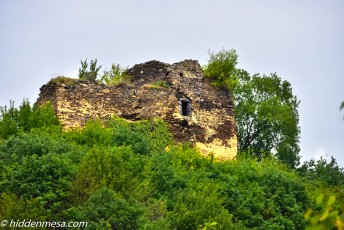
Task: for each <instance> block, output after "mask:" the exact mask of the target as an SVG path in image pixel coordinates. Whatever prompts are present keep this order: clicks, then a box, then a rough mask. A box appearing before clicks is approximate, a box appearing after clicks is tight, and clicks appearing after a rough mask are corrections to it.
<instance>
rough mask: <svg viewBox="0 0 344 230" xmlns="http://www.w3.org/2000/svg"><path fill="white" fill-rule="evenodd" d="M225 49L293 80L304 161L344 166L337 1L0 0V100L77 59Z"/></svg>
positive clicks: (341, 13)
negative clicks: (327, 161) (331, 159)
mask: <svg viewBox="0 0 344 230" xmlns="http://www.w3.org/2000/svg"><path fill="white" fill-rule="evenodd" d="M222 48H225V49H232V48H233V49H235V50H236V51H237V53H238V54H239V60H238V61H239V64H238V67H239V68H243V69H245V70H247V71H248V72H250V73H252V74H253V73H266V74H269V73H274V72H276V73H277V74H278V76H280V77H281V78H282V79H284V80H287V81H289V82H290V83H291V84H292V88H293V91H294V93H295V94H296V95H297V97H298V99H299V100H301V104H300V108H299V113H300V126H301V143H300V146H301V155H302V160H309V159H311V158H312V157H313V158H316V159H317V158H319V156H320V155H321V154H322V155H325V154H327V155H328V157H329V156H331V155H333V156H334V157H335V158H337V160H338V162H339V163H340V164H341V165H342V166H344V155H343V153H344V152H343V151H344V138H343V137H344V120H343V116H344V111H340V110H339V106H340V103H341V101H344V90H343V87H344V63H343V61H344V1H342V0H323V1H319V0H285V1H282V0H260V1H256V0H168V1H167V0H166V1H164V0H144V1H143V0H117V1H116V0H112V1H110V0H108V1H105V0H97V1H87V0H50V1H47V0H0V80H1V81H0V106H4V105H8V104H9V101H10V100H14V101H15V102H16V105H17V106H18V105H19V104H21V102H22V100H23V99H24V98H28V99H29V100H30V102H31V103H34V102H35V101H36V99H37V97H38V93H39V88H40V87H41V86H42V85H43V84H45V83H47V82H48V81H49V80H50V79H51V78H53V77H56V76H58V75H65V76H70V77H77V73H78V68H79V67H80V60H81V59H85V58H88V59H89V60H90V59H95V58H97V59H98V63H100V64H102V65H103V67H108V68H109V67H110V66H111V64H112V63H118V64H121V65H122V66H132V65H134V64H137V63H142V62H146V61H149V60H160V61H163V62H167V63H174V62H178V61H182V60H184V59H197V60H199V62H200V63H201V64H202V65H203V64H206V63H207V60H208V54H207V51H208V49H211V50H216V51H220V50H221V49H222ZM103 69H104V68H103Z"/></svg>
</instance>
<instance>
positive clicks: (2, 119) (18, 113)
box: [0, 100, 60, 139]
mask: <svg viewBox="0 0 344 230" xmlns="http://www.w3.org/2000/svg"><path fill="white" fill-rule="evenodd" d="M0 113H1V115H0V139H8V138H9V137H10V136H13V135H17V134H18V133H23V132H29V131H30V130H31V129H33V128H44V127H45V128H47V130H50V131H53V130H55V129H56V127H57V128H59V127H60V123H59V120H58V118H57V116H56V115H55V113H54V110H53V108H52V105H51V103H50V102H48V103H46V104H45V105H43V106H41V107H40V106H38V105H35V106H33V107H31V105H30V103H29V102H28V101H27V100H24V101H23V103H22V104H21V105H20V106H19V109H18V108H15V107H14V102H13V101H11V102H10V107H9V109H7V107H6V106H5V107H0Z"/></svg>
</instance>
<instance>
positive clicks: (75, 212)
mask: <svg viewBox="0 0 344 230" xmlns="http://www.w3.org/2000/svg"><path fill="white" fill-rule="evenodd" d="M142 213H143V208H142V207H140V205H139V204H137V203H136V202H132V203H129V202H128V201H127V200H125V199H123V198H122V197H121V196H119V195H118V194H116V192H114V191H113V190H111V189H108V188H101V189H99V190H97V191H96V192H94V193H93V194H92V195H91V196H90V198H89V199H88V200H87V202H86V205H84V206H79V207H77V208H72V209H70V210H68V211H67V215H68V216H69V218H73V219H75V220H83V221H87V222H88V225H87V227H88V229H128V230H132V229H138V227H139V218H140V216H141V215H142Z"/></svg>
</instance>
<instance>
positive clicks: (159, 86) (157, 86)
mask: <svg viewBox="0 0 344 230" xmlns="http://www.w3.org/2000/svg"><path fill="white" fill-rule="evenodd" d="M168 87H169V85H168V84H167V83H166V82H165V81H161V80H159V81H155V82H152V83H150V84H148V85H146V88H148V89H163V88H168Z"/></svg>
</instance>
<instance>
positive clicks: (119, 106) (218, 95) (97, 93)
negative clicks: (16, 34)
mask: <svg viewBox="0 0 344 230" xmlns="http://www.w3.org/2000/svg"><path fill="white" fill-rule="evenodd" d="M127 73H128V75H130V76H131V80H132V81H131V84H119V85H117V86H106V85H104V84H97V83H94V82H89V81H85V80H77V79H75V80H73V81H72V83H63V82H56V83H51V82H50V83H48V84H46V85H43V86H42V87H41V89H40V90H41V92H40V96H39V99H38V101H37V102H38V103H39V104H42V103H45V102H47V101H51V102H52V104H53V107H54V110H55V112H56V114H57V116H58V117H59V119H60V121H61V123H62V125H63V127H64V128H74V127H81V126H83V125H84V124H85V122H86V120H87V119H90V118H100V119H106V118H109V117H111V116H119V117H123V118H125V119H128V120H131V121H135V120H140V119H152V118H154V117H160V118H162V119H163V120H164V121H165V122H167V123H168V124H169V128H170V131H171V132H172V133H173V135H174V139H175V140H176V141H178V142H191V143H192V144H194V145H195V146H196V147H197V148H199V149H200V150H201V151H202V152H203V153H204V154H205V155H207V154H214V156H215V157H216V158H218V159H231V158H233V157H234V156H235V155H236V153H237V133H236V123H235V118H234V108H233V101H232V97H231V96H230V92H229V91H228V90H225V89H219V88H215V87H213V86H212V85H211V84H210V82H209V79H207V78H206V77H205V75H204V73H203V71H202V69H201V66H200V65H199V63H198V62H197V61H194V60H185V61H182V62H179V63H175V64H172V65H170V64H166V63H162V62H159V61H149V62H146V63H143V64H138V65H135V66H134V67H132V68H131V69H129V70H128V71H127Z"/></svg>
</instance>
